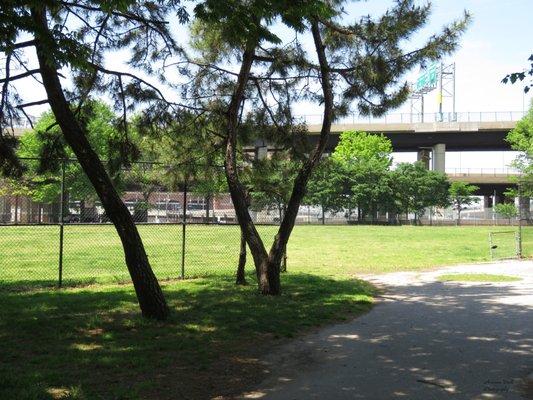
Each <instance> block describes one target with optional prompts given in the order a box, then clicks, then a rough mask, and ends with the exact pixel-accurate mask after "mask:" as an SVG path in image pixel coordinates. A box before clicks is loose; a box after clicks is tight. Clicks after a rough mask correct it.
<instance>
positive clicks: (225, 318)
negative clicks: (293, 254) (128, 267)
mask: <svg viewBox="0 0 533 400" xmlns="http://www.w3.org/2000/svg"><path fill="white" fill-rule="evenodd" d="M11 289H12V288H10V287H9V286H7V287H4V286H0V303H1V304H2V307H1V308H0V354H2V357H1V358H0V398H2V399H4V398H6V399H9V398H16V399H57V398H62V399H93V398H103V399H145V398H158V399H166V398H168V399H170V398H172V399H179V398H187V399H189V398H199V399H200V398H208V397H210V396H214V395H220V394H228V393H234V392H238V391H239V389H241V388H242V387H243V386H246V385H247V384H250V382H256V381H258V380H259V379H260V376H261V370H262V365H261V364H260V363H259V362H258V360H257V356H258V355H259V354H260V353H262V352H264V351H267V350H268V349H270V347H271V346H272V345H275V344H276V342H282V341H283V339H284V338H289V337H292V336H294V335H295V334H297V333H298V332H301V331H303V330H306V329H308V328H310V327H313V326H318V325H321V324H324V323H326V322H330V321H334V320H341V319H346V318H347V317H348V316H349V315H356V314H358V313H361V312H364V311H366V310H368V309H369V308H370V306H371V294H372V291H373V289H372V287H371V286H370V285H368V284H366V283H364V282H361V281H355V280H342V281H341V280H333V279H328V278H324V277H318V276H312V275H304V274H296V275H286V276H284V290H285V292H284V294H283V295H282V296H280V297H264V296H261V295H259V294H258V293H257V290H256V287H255V286H254V285H249V286H246V287H236V286H235V285H234V284H233V283H232V282H231V281H229V280H227V279H226V280H225V279H197V280H190V281H179V282H166V283H164V290H165V293H166V296H167V300H168V302H169V305H170V307H171V308H172V315H171V317H170V319H169V320H168V321H166V322H165V323H159V322H154V321H146V320H143V319H142V318H140V316H139V312H138V307H137V304H136V298H135V295H134V292H133V290H132V288H131V287H130V286H129V285H123V286H119V285H112V286H94V287H85V288H72V289H66V290H55V289H48V290H47V289H42V288H41V289H39V290H33V291H27V292H20V291H13V290H11Z"/></svg>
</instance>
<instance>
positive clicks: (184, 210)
mask: <svg viewBox="0 0 533 400" xmlns="http://www.w3.org/2000/svg"><path fill="white" fill-rule="evenodd" d="M186 226H187V182H185V185H184V187H183V218H182V221H181V228H182V229H181V279H185V238H186Z"/></svg>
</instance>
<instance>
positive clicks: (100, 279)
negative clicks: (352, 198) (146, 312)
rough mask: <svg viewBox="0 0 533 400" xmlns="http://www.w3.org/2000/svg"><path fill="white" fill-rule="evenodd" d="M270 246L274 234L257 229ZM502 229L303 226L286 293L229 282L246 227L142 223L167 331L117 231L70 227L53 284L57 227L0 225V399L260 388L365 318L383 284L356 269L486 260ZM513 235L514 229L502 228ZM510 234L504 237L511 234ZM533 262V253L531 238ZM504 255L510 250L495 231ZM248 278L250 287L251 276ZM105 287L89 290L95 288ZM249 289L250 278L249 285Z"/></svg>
mask: <svg viewBox="0 0 533 400" xmlns="http://www.w3.org/2000/svg"><path fill="white" fill-rule="evenodd" d="M260 229H261V233H262V235H263V237H264V239H265V240H271V239H272V237H273V235H274V233H275V230H276V227H272V226H270V227H261V228H260ZM494 230H502V229H498V228H496V229H495V228H492V227H482V228H480V227H442V228H432V227H411V226H404V227H368V226H361V227H358V226H298V227H296V228H295V230H294V233H293V236H292V239H291V242H290V245H289V249H288V257H289V258H288V271H289V272H288V273H287V274H284V275H283V288H284V293H283V295H282V296H281V297H277V298H269V297H263V296H260V295H258V294H257V290H256V287H255V285H253V284H252V285H250V286H246V287H236V286H235V285H234V284H233V275H234V268H235V264H236V261H237V253H238V245H239V230H238V228H237V227H235V226H202V225H197V226H188V227H187V242H186V252H185V260H186V276H188V277H199V278H198V279H189V280H184V281H180V280H164V279H166V278H176V277H178V276H179V274H180V268H181V257H182V254H181V232H182V231H181V226H153V225H151V226H141V227H140V231H141V235H142V237H143V239H144V241H145V244H146V248H147V252H148V254H149V257H150V260H151V263H152V266H153V268H154V270H155V272H156V274H157V275H158V277H159V278H161V279H162V282H163V290H164V292H165V294H166V297H167V299H168V302H169V305H170V307H171V317H170V320H169V321H167V322H165V323H158V322H154V321H146V320H143V319H141V318H140V316H139V311H138V306H137V304H136V301H135V296H134V292H133V290H132V288H131V286H130V285H129V284H121V282H127V272H126V267H125V266H124V263H123V256H122V250H121V247H120V244H119V241H118V239H117V236H116V234H115V232H114V230H113V228H112V227H110V226H67V227H65V252H64V279H65V281H66V283H69V284H73V283H83V285H85V286H83V285H82V286H77V287H67V288H66V289H56V288H54V287H46V286H45V284H49V285H54V284H55V282H56V279H57V257H58V244H59V239H58V228H57V227H50V226H38V227H0V281H1V282H0V304H1V305H2V306H1V307H0V355H1V356H0V399H21V400H38V399H39V400H41V399H77V400H81V399H85V400H87V399H91V400H92V399H163V400H166V399H169V400H170V399H179V398H187V399H205V398H211V397H213V396H215V395H220V394H227V395H231V394H232V393H234V392H235V391H237V390H238V389H241V388H245V387H250V386H253V384H254V383H255V382H256V381H257V380H258V379H260V378H261V376H262V375H261V371H262V370H263V366H262V365H261V364H260V363H259V362H258V361H257V358H256V356H257V355H258V354H259V353H263V354H264V353H265V352H266V351H268V350H269V348H270V347H271V346H272V345H275V344H276V343H282V342H283V341H284V340H285V339H286V338H289V337H292V336H294V335H297V334H299V333H301V332H302V331H305V330H307V329H310V328H312V327H315V326H319V325H323V324H325V323H328V322H331V321H338V320H341V319H344V318H348V317H349V316H354V315H358V314H360V313H362V312H365V311H367V310H368V309H369V308H370V307H371V304H372V294H373V288H372V287H371V286H369V285H368V284H366V283H364V282H362V281H359V280H356V279H353V276H354V275H355V274H359V273H371V272H375V273H377V272H387V271H396V270H421V269H424V268H430V267H435V266H439V265H449V264H454V263H463V262H474V261H486V260H489V258H490V253H489V245H488V232H489V231H494ZM503 230H505V229H503ZM507 230H508V228H507ZM524 236H525V240H524V253H525V254H527V255H531V254H533V230H532V229H530V228H528V229H526V230H525V234H524ZM496 241H497V243H496V244H497V246H498V247H497V249H495V252H497V256H511V255H512V254H513V252H514V239H513V236H512V234H511V235H509V234H502V235H497V238H496ZM248 272H249V280H250V281H252V280H253V273H251V267H250V266H249V267H248ZM94 282H97V283H99V284H98V285H90V286H87V284H88V283H94ZM252 283H253V282H252Z"/></svg>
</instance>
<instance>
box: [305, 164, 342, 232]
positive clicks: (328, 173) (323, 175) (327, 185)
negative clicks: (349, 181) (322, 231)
mask: <svg viewBox="0 0 533 400" xmlns="http://www.w3.org/2000/svg"><path fill="white" fill-rule="evenodd" d="M345 176H346V175H345V171H344V169H343V168H342V165H341V164H340V163H339V162H337V161H335V160H334V159H332V158H331V157H325V158H323V159H322V160H321V161H320V163H319V164H318V165H317V167H316V168H315V170H314V171H313V174H312V175H311V178H310V179H309V183H308V185H307V195H306V198H305V200H304V201H305V202H306V203H308V204H312V205H317V206H319V207H321V208H322V225H324V224H325V223H326V217H325V215H326V212H337V211H339V210H341V209H342V207H343V205H344V201H345V199H344V197H345V196H344V192H345V191H344V183H345V182H344V181H345V180H346V179H345Z"/></svg>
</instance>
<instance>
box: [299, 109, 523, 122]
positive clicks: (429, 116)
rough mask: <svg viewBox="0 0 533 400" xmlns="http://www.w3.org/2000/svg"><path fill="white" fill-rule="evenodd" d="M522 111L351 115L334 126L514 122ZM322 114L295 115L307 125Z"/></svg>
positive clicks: (521, 114)
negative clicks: (375, 115)
mask: <svg viewBox="0 0 533 400" xmlns="http://www.w3.org/2000/svg"><path fill="white" fill-rule="evenodd" d="M524 115H525V112H524V111H468V112H456V113H451V112H446V113H438V112H437V113H424V114H420V113H390V114H385V115H383V116H381V117H372V116H368V115H367V116H364V115H360V114H357V113H351V114H349V115H346V116H344V117H340V118H339V119H337V120H336V121H335V123H336V124H415V123H423V122H426V123H432V122H448V123H449V122H514V121H519V120H520V119H522V117H524ZM322 117H323V115H322V114H304V115H297V116H296V119H297V120H298V121H299V122H301V123H305V124H307V125H316V124H320V123H322Z"/></svg>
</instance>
